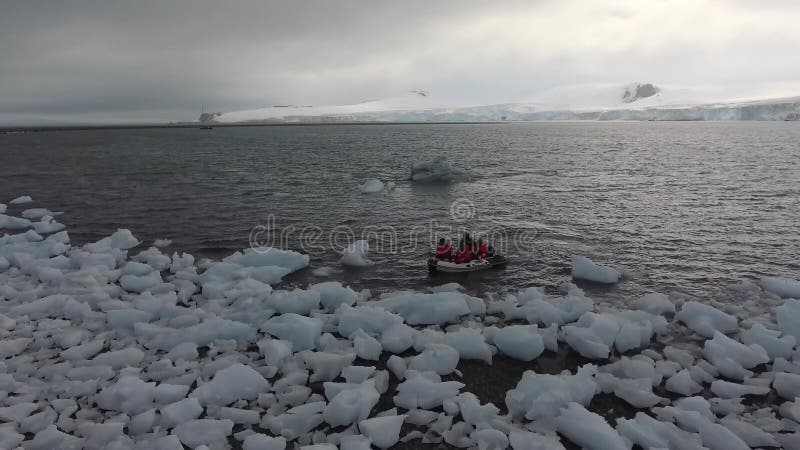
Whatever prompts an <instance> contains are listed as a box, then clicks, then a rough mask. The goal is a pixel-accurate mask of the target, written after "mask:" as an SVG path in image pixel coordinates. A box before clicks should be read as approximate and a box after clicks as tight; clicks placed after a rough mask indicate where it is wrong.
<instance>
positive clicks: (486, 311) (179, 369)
mask: <svg viewBox="0 0 800 450" xmlns="http://www.w3.org/2000/svg"><path fill="white" fill-rule="evenodd" d="M26 200H27V199H26ZM20 203H21V202H15V203H14V204H15V205H16V204H20ZM13 208H24V207H22V206H14V207H13ZM13 208H12V211H13ZM26 211H29V212H28V213H27V214H25V212H24V211H23V213H22V215H23V216H29V217H35V216H39V215H40V214H44V210H41V209H28V210H26ZM40 223H46V224H47V227H46V228H47V229H48V230H51V229H52V230H54V231H42V232H37V231H35V230H34V229H31V228H32V227H35V226H36V224H40ZM0 224H2V227H3V228H5V229H6V230H17V231H11V233H14V234H5V235H4V236H3V237H2V238H0V336H2V341H0V357H1V358H2V360H0V419H2V421H3V424H2V425H0V448H16V447H18V446H21V447H22V448H24V449H46V448H61V449H78V448H87V449H100V448H115V449H142V450H143V449H176V450H178V449H181V448H184V447H183V446H187V447H189V448H210V449H224V448H229V446H230V445H231V442H232V441H231V439H232V440H233V442H236V443H237V445H239V446H240V447H241V448H244V449H247V450H251V449H284V448H294V447H299V448H306V449H308V450H319V449H337V448H339V449H342V450H349V449H368V448H370V446H374V447H376V448H390V447H392V446H394V445H395V444H397V443H398V442H400V441H403V442H405V441H414V442H415V443H418V442H422V443H441V442H445V443H447V444H450V445H453V446H457V447H470V448H479V449H504V448H508V447H511V448H513V449H515V450H521V449H542V448H548V449H559V448H564V447H563V444H562V442H564V441H570V442H572V443H573V444H575V445H578V446H581V447H583V448H587V449H626V450H628V449H631V448H632V446H633V445H634V444H636V445H638V446H640V447H642V448H674V449H697V448H703V447H705V448H709V449H723V448H724V449H726V450H728V449H740V448H741V449H746V448H751V447H780V446H784V447H785V448H798V445H799V444H800V423H799V422H798V421H800V404H799V403H798V400H797V397H798V396H800V353H799V352H798V346H797V340H798V338H800V300H798V299H796V298H794V297H797V296H798V295H797V294H799V293H800V282H798V281H795V280H791V279H786V278H775V277H765V278H764V279H763V280H762V282H761V286H757V285H755V284H753V283H741V284H738V285H736V286H734V287H732V290H731V292H732V293H735V294H736V296H737V297H738V298H737V299H736V300H737V302H736V303H732V304H730V305H727V306H722V305H716V306H715V305H712V304H708V303H706V302H701V301H698V300H697V299H691V298H686V297H685V296H683V295H679V294H669V295H665V294H660V293H651V294H648V295H645V296H643V297H642V298H640V299H636V301H633V302H631V305H632V306H634V308H635V309H631V310H617V309H613V308H610V307H608V306H607V305H600V304H595V302H594V301H593V300H592V299H591V298H589V297H588V296H587V295H586V293H585V292H584V291H582V290H581V289H579V288H578V287H577V286H575V285H574V284H571V283H565V284H564V285H563V286H562V287H561V294H559V295H553V294H548V293H546V292H545V291H544V289H542V288H536V287H531V288H528V289H525V290H523V291H521V292H519V293H517V294H515V295H512V294H508V295H506V296H504V297H503V298H494V297H489V298H486V299H483V298H477V297H473V296H471V295H469V294H468V293H465V292H463V288H462V287H461V286H459V285H458V284H449V285H444V286H440V287H437V288H434V289H431V290H430V292H424V293H423V292H385V293H383V294H381V295H379V296H373V295H372V294H371V293H370V292H369V291H366V290H365V291H361V292H356V291H354V290H353V289H351V288H349V287H346V286H343V285H342V284H340V283H339V282H337V281H327V282H323V283H318V284H314V285H311V286H308V287H307V288H305V289H293V290H285V289H279V288H275V287H273V285H277V284H279V283H280V281H281V279H282V277H284V276H285V275H287V274H289V273H291V272H294V271H298V270H304V269H305V268H306V267H308V266H309V259H308V257H307V256H306V255H302V254H299V253H296V252H292V251H284V250H277V249H269V250H268V251H258V252H257V251H254V250H248V251H244V252H237V253H234V254H233V255H230V256H229V257H227V258H224V259H223V260H222V261H206V262H203V263H202V264H199V265H198V264H196V263H195V259H194V257H192V256H191V255H189V254H186V253H184V254H180V253H177V252H175V253H173V254H172V256H169V255H167V254H164V253H162V251H161V250H160V249H159V248H158V247H155V246H153V247H149V248H146V249H142V248H141V243H140V242H139V241H138V240H137V239H136V238H135V237H134V236H133V235H132V234H131V233H130V232H129V231H127V230H119V231H117V232H116V233H114V234H113V235H111V236H109V237H107V238H104V239H101V240H100V241H98V242H94V243H88V244H86V245H83V246H74V245H72V244H71V243H70V239H69V236H68V233H67V231H66V230H63V229H61V230H57V229H58V228H59V227H58V226H57V225H60V224H58V222H56V221H55V220H54V219H53V217H52V216H51V215H47V214H45V215H42V216H41V219H40V222H31V221H30V220H28V219H23V218H20V217H16V216H11V215H7V214H6V213H3V214H0ZM9 225H10V227H9ZM61 228H63V226H61ZM364 244H365V243H364ZM367 250H368V248H366V247H365V246H364V245H363V244H357V245H354V246H353V247H352V248H351V249H350V250H349V252H347V253H346V254H345V255H344V256H345V258H347V257H353V258H356V257H357V258H356V259H358V258H361V259H363V258H364V257H365V255H366V252H367ZM356 254H357V255H356ZM346 262H347V261H343V263H346ZM573 270H574V274H575V276H576V277H581V278H586V279H590V280H596V281H599V282H604V283H613V282H618V281H619V279H620V272H618V271H616V270H615V269H611V268H610V267H607V266H602V265H599V264H597V263H595V262H592V261H591V260H589V259H587V258H583V257H576V258H575V260H574V267H573ZM612 270H613V271H612ZM762 286H763V288H762ZM676 311H677V312H676ZM556 351H568V352H572V353H576V354H580V355H581V356H583V357H584V358H587V359H590V360H592V361H593V362H592V363H586V364H581V365H579V366H577V367H575V368H574V370H566V371H563V372H562V371H561V370H556V371H554V373H538V372H535V371H533V370H527V371H525V372H524V373H523V374H522V376H521V377H520V379H519V380H518V381H517V382H516V385H515V386H510V387H509V389H508V391H507V392H506V394H505V397H504V398H503V399H499V401H500V403H498V405H495V404H493V403H489V402H484V401H482V400H481V399H480V398H479V397H478V395H475V394H474V393H471V392H469V390H470V388H476V387H477V388H479V387H480V386H479V385H473V386H471V387H470V383H471V379H470V373H469V372H466V371H465V372H464V373H463V374H462V373H461V372H460V371H459V367H464V366H463V365H462V364H461V362H462V361H464V360H475V361H477V362H478V364H482V365H487V364H491V363H492V361H493V360H496V359H497V358H500V357H502V358H505V359H509V358H510V359H514V360H518V361H519V364H525V362H529V361H535V360H536V359H537V358H541V357H543V355H544V354H545V353H553V352H556ZM401 354H402V355H404V356H400V355H401ZM386 357H388V359H386ZM477 393H478V394H482V393H481V392H479V391H478V392H477ZM601 396H605V397H606V398H613V399H615V400H614V401H615V402H617V403H619V404H622V403H624V404H626V405H628V407H629V408H632V409H634V410H636V414H635V416H634V417H633V418H630V419H625V418H622V417H615V416H609V412H608V411H607V406H606V407H605V408H604V409H605V410H604V409H598V407H597V406H596V405H595V404H594V403H593V399H595V398H598V397H601ZM673 399H674V400H673ZM745 399H746V401H745ZM770 399H780V400H778V401H779V402H780V407H777V406H778V405H776V404H775V405H771V404H770V403H768V402H771V401H772V400H770ZM382 400H383V401H386V402H390V403H391V404H393V405H394V406H393V407H391V408H390V409H388V410H385V411H381V410H378V404H379V403H380V402H381V401H382ZM771 406H775V408H773V407H771ZM204 446H205V447H204Z"/></svg>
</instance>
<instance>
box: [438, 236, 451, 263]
mask: <svg viewBox="0 0 800 450" xmlns="http://www.w3.org/2000/svg"><path fill="white" fill-rule="evenodd" d="M452 258H453V246H452V245H450V241H446V240H445V239H444V238H441V239H439V245H437V246H436V259H438V260H440V261H450V260H451V259H452Z"/></svg>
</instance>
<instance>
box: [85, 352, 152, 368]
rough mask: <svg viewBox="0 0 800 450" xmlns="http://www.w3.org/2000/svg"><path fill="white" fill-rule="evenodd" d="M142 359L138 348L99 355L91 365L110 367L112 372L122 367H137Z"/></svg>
mask: <svg viewBox="0 0 800 450" xmlns="http://www.w3.org/2000/svg"><path fill="white" fill-rule="evenodd" d="M143 359H144V352H143V351H141V350H139V349H138V348H126V349H123V350H116V351H112V352H106V353H101V354H99V355H97V356H95V357H94V358H93V359H92V364H95V365H98V366H111V368H112V369H114V370H119V369H121V368H123V367H137V366H138V365H139V363H141V362H142V360H143Z"/></svg>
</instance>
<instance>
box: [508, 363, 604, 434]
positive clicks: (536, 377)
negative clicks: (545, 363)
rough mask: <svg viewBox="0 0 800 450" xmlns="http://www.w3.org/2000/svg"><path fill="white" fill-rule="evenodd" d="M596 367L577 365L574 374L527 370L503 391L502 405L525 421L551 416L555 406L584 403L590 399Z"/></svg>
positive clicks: (555, 411)
mask: <svg viewBox="0 0 800 450" xmlns="http://www.w3.org/2000/svg"><path fill="white" fill-rule="evenodd" d="M596 373H597V368H596V367H595V366H593V365H591V364H587V365H584V366H583V367H581V368H579V369H578V371H577V372H576V373H575V375H549V374H537V373H535V372H533V371H530V370H527V371H525V373H523V374H522V378H521V379H520V381H519V382H518V383H517V386H516V388H514V389H511V390H509V391H508V392H507V393H506V406H507V407H508V411H509V413H511V414H512V415H513V416H514V417H522V416H524V417H525V418H526V419H528V420H536V419H539V418H543V417H553V416H555V415H557V414H558V410H559V408H563V407H565V406H566V405H567V404H568V403H570V402H577V403H580V404H582V405H588V404H589V402H590V401H591V400H592V398H594V394H595V391H596V390H597V384H596V383H595V381H594V375H595V374H596Z"/></svg>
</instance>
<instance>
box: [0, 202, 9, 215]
mask: <svg viewBox="0 0 800 450" xmlns="http://www.w3.org/2000/svg"><path fill="white" fill-rule="evenodd" d="M7 209H8V207H7V206H6V204H5V203H0V214H5V213H6V210H7Z"/></svg>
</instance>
